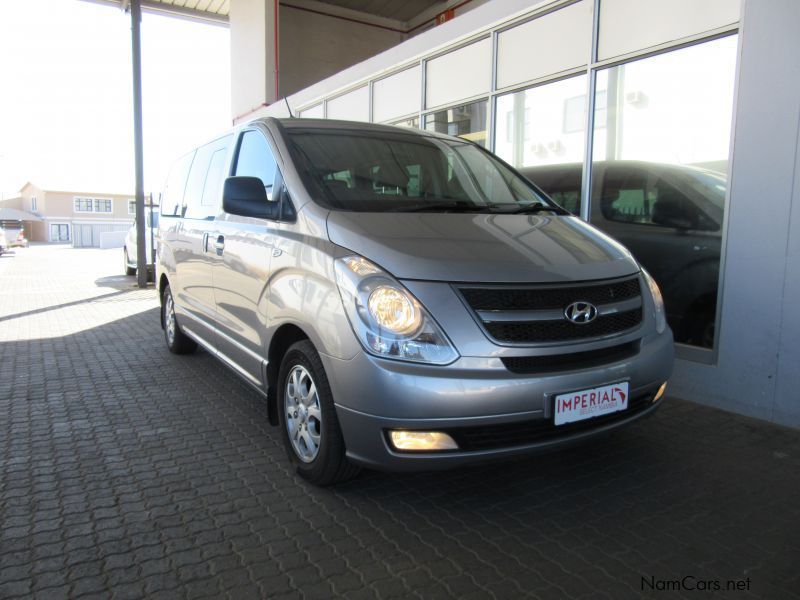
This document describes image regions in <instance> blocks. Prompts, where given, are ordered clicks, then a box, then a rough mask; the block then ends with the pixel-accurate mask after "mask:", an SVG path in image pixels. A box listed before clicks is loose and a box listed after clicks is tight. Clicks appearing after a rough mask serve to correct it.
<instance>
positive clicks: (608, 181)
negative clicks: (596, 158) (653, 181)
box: [600, 169, 651, 223]
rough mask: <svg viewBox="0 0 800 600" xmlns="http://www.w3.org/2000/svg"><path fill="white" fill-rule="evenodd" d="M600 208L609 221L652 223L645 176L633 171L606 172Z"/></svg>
mask: <svg viewBox="0 0 800 600" xmlns="http://www.w3.org/2000/svg"><path fill="white" fill-rule="evenodd" d="M600 208H601V210H602V211H603V216H604V217H605V218H606V219H608V220H609V221H620V222H622V223H650V222H651V221H650V198H649V197H648V194H647V180H646V178H645V176H644V175H643V174H641V173H640V172H638V171H636V170H633V169H620V170H612V169H609V170H608V171H606V176H605V178H604V179H603V191H602V195H601V197H600Z"/></svg>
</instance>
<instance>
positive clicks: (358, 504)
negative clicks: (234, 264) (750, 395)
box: [0, 245, 800, 600]
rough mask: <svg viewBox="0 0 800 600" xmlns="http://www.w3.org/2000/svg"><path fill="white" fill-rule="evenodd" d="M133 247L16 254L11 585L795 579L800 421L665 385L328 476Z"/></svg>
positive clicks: (791, 587) (7, 507) (0, 375)
mask: <svg viewBox="0 0 800 600" xmlns="http://www.w3.org/2000/svg"><path fill="white" fill-rule="evenodd" d="M119 262H120V261H119V252H118V251H117V250H89V249H87V250H73V249H69V248H65V247H59V246H36V245H34V246H32V247H31V248H28V249H23V250H19V251H17V252H16V254H15V255H13V256H9V257H3V259H2V260H0V381H4V382H5V381H13V382H14V385H13V386H11V388H10V389H9V388H3V390H2V391H0V414H2V415H3V419H0V523H2V527H0V598H3V599H5V598H9V599H13V598H29V597H36V598H43V599H46V600H51V599H53V598H67V597H78V598H92V597H103V598H113V599H115V600H116V599H120V598H144V597H147V598H156V599H157V598H165V599H170V600H172V599H175V598H203V597H212V598H231V599H235V600H245V599H247V598H258V599H260V598H265V597H269V598H279V597H286V598H301V597H302V598H329V597H346V598H348V599H351V598H370V599H372V598H406V597H418V598H424V599H427V598H459V599H461V598H463V599H471V598H476V599H477V598H492V597H494V598H498V599H504V598H511V597H518V596H526V595H527V596H529V597H532V598H542V599H543V600H549V599H551V598H576V599H577V598H580V599H587V600H588V599H594V598H597V599H598V600H600V599H604V598H611V599H613V600H624V599H626V598H639V597H642V590H641V578H642V577H644V576H655V577H668V576H669V577H672V576H682V575H692V576H695V577H700V578H702V577H714V578H720V579H723V580H725V579H736V578H740V577H742V576H743V575H742V574H743V573H747V574H748V576H749V577H750V578H751V580H752V583H751V590H750V592H749V593H742V594H741V597H742V598H743V599H745V598H769V599H771V598H786V599H792V598H795V599H797V598H800V594H799V593H798V590H800V580H798V575H797V567H796V557H797V556H798V553H800V542H798V537H797V528H796V526H795V525H796V524H797V523H800V505H798V503H797V502H796V497H797V490H798V489H800V433H798V432H797V431H793V430H788V429H784V428H780V427H773V426H770V425H768V424H765V423H762V422H757V421H752V420H750V419H747V418H744V417H740V416H737V415H732V414H727V413H723V412H720V411H717V410H714V409H710V408H707V407H703V406H701V405H698V404H693V403H690V402H685V401H679V400H675V399H668V400H667V402H665V404H664V406H663V408H662V409H661V410H660V411H659V413H658V414H656V415H655V416H654V417H653V418H650V419H647V420H646V421H643V422H641V423H638V424H637V425H635V426H633V427H631V428H629V429H626V430H624V431H620V432H618V433H616V434H615V435H613V436H610V437H608V438H605V439H603V440H597V441H594V442H592V443H590V444H587V445H584V446H579V447H575V448H571V449H570V450H569V451H566V452H559V453H552V454H548V455H545V456H539V457H533V458H529V459H524V460H518V461H513V462H508V463H505V464H499V465H491V466H482V467H475V468H469V469H459V470H457V471H451V472H444V473H419V474H406V475H400V474H380V473H369V472H368V473H365V474H364V476H362V477H361V478H360V479H358V480H356V481H353V482H350V483H348V484H345V485H342V486H338V487H335V488H331V489H324V490H323V489H316V488H314V487H312V486H309V485H307V484H305V483H303V482H302V480H300V479H299V478H297V477H296V476H295V475H294V474H293V473H292V471H291V469H290V468H289V467H288V465H287V462H286V459H285V457H284V454H283V449H282V442H281V440H280V435H279V432H278V430H276V429H273V428H271V427H270V426H269V425H268V423H267V418H266V405H265V403H264V401H263V399H262V398H261V397H259V396H258V395H256V394H254V393H253V392H252V391H251V390H250V389H249V388H247V386H246V385H244V384H242V383H241V382H240V381H239V380H238V379H237V378H236V376H235V375H234V374H232V373H231V372H230V371H228V370H226V368H225V367H224V366H222V365H221V364H220V363H218V362H217V361H216V360H214V359H213V358H212V357H211V356H210V355H209V354H208V353H206V352H203V351H198V352H197V353H196V354H194V355H191V356H180V357H179V356H174V355H172V354H170V353H169V352H168V351H167V350H166V349H165V347H164V344H163V339H162V332H161V329H160V327H159V323H158V301H157V297H156V294H155V292H154V290H153V288H149V289H146V290H139V289H137V288H135V287H133V279H132V278H126V277H124V276H121V275H118V274H117V271H118V265H119ZM43 367H44V368H43ZM22 375H24V376H22ZM682 596H684V595H683V594H676V595H675V596H674V597H682ZM685 596H686V597H688V595H685ZM671 597H672V596H671ZM736 597H737V598H738V597H739V596H736Z"/></svg>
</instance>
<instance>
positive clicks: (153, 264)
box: [147, 192, 156, 281]
mask: <svg viewBox="0 0 800 600" xmlns="http://www.w3.org/2000/svg"><path fill="white" fill-rule="evenodd" d="M148 196H149V198H150V212H149V213H148V215H147V223H148V227H150V264H149V265H148V266H149V267H150V268H151V269H152V270H153V281H155V277H156V240H155V237H154V236H155V233H154V232H153V192H150V194H149V195H148Z"/></svg>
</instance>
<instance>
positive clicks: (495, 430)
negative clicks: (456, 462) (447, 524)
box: [445, 394, 653, 452]
mask: <svg viewBox="0 0 800 600" xmlns="http://www.w3.org/2000/svg"><path fill="white" fill-rule="evenodd" d="M652 399H653V395H652V394H646V395H644V396H638V397H637V398H632V399H631V400H630V401H629V402H628V408H626V409H625V410H622V411H618V412H615V413H610V414H607V415H603V416H601V417H594V418H593V419H587V420H586V421H576V422H574V423H567V424H564V425H555V424H554V421H553V419H552V418H550V419H537V420H534V421H522V422H520V423H509V424H504V425H486V426H483V427H460V428H458V429H450V430H445V431H446V432H447V433H448V434H449V435H450V436H451V437H452V438H453V439H454V440H455V441H456V443H457V444H458V448H459V450H462V451H467V452H469V451H477V450H494V449H498V448H513V447H514V446H526V445H528V444H535V443H537V442H546V441H549V440H556V439H558V438H560V437H566V436H568V435H571V434H574V433H578V432H581V431H586V430H588V429H593V428H595V427H600V426H603V425H608V424H610V423H614V422H615V421H621V420H623V419H627V418H628V417H630V416H632V415H635V414H638V413H640V412H642V411H643V410H645V409H646V408H647V407H648V406H651V400H652Z"/></svg>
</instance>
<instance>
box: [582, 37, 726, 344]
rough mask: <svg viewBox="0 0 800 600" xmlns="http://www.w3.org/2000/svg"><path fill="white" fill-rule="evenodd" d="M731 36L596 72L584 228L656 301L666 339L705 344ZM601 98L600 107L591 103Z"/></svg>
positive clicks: (715, 266) (710, 323)
mask: <svg viewBox="0 0 800 600" xmlns="http://www.w3.org/2000/svg"><path fill="white" fill-rule="evenodd" d="M736 44H737V40H736V36H729V37H726V38H722V39H718V40H714V41H711V42H706V43H703V44H698V45H695V46H690V47H688V48H683V49H680V50H676V51H673V52H668V53H665V54H660V55H657V56H653V57H650V58H646V59H642V60H638V61H635V62H631V63H627V64H623V65H619V66H615V67H612V68H609V69H606V70H603V71H599V72H598V73H597V81H596V84H597V85H596V93H597V111H596V112H595V130H594V138H593V162H592V202H591V222H592V223H593V224H594V225H596V226H598V227H599V228H600V229H602V230H604V231H605V232H606V233H608V234H609V235H611V236H613V237H615V238H616V239H618V240H619V241H620V242H622V243H623V244H625V246H627V247H628V249H629V250H631V252H633V254H634V256H636V258H637V259H638V260H639V261H640V262H641V263H642V265H643V266H644V267H645V268H646V269H647V270H648V271H649V272H650V273H651V274H652V275H653V277H654V278H655V279H656V281H657V282H658V284H659V286H660V287H661V289H662V291H663V294H664V301H665V304H666V309H667V316H668V320H669V324H670V326H671V328H672V330H673V332H674V334H675V341H676V342H679V343H684V344H690V345H694V346H701V347H706V348H711V347H712V346H713V342H714V323H715V320H716V299H717V287H718V284H719V261H720V249H721V245H722V220H723V210H724V201H725V192H726V188H727V176H728V152H729V145H730V134H731V131H730V129H731V120H732V109H733V90H734V76H735V67H736ZM601 95H602V96H603V100H602V107H601V102H600V96H601Z"/></svg>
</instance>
